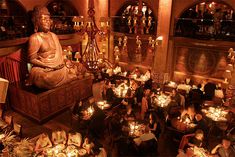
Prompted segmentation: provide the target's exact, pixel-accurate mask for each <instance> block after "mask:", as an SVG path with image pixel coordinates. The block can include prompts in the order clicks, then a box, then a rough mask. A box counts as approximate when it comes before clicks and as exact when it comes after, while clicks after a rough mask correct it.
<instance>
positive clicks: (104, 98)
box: [101, 79, 110, 100]
mask: <svg viewBox="0 0 235 157" xmlns="http://www.w3.org/2000/svg"><path fill="white" fill-rule="evenodd" d="M109 82H110V81H109V80H107V79H106V80H104V84H103V87H102V90H101V94H102V98H103V100H106V91H107V89H108V88H109Z"/></svg>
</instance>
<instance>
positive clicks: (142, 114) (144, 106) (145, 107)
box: [140, 89, 150, 120]
mask: <svg viewBox="0 0 235 157" xmlns="http://www.w3.org/2000/svg"><path fill="white" fill-rule="evenodd" d="M149 94H150V90H149V89H146V90H145V91H144V96H143V98H142V102H141V112H140V117H141V120H144V118H145V113H146V112H147V111H148V96H149Z"/></svg>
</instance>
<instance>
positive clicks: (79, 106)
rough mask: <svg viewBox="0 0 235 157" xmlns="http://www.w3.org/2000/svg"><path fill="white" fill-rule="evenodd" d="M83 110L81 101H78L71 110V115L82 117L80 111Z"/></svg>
mask: <svg viewBox="0 0 235 157" xmlns="http://www.w3.org/2000/svg"><path fill="white" fill-rule="evenodd" d="M83 109H84V106H83V103H82V101H78V102H77V103H76V105H75V106H74V108H73V111H72V114H73V115H78V116H79V117H80V116H82V111H83Z"/></svg>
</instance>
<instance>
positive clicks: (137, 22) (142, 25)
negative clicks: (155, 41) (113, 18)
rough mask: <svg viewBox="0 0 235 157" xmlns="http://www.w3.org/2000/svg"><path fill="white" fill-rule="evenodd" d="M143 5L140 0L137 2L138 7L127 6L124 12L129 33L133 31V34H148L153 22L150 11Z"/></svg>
mask: <svg viewBox="0 0 235 157" xmlns="http://www.w3.org/2000/svg"><path fill="white" fill-rule="evenodd" d="M143 4H144V3H143V2H142V0H139V1H138V6H131V5H129V6H128V7H127V8H126V10H125V12H126V13H127V15H128V17H127V25H128V27H129V33H133V30H134V34H138V33H140V34H144V33H146V34H149V29H150V27H151V26H152V22H153V18H152V16H151V13H152V10H151V9H150V8H147V6H146V5H143Z"/></svg>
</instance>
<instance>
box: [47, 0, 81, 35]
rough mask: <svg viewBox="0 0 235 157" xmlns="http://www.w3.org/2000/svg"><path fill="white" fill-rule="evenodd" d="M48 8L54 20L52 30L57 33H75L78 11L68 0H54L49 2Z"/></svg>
mask: <svg viewBox="0 0 235 157" xmlns="http://www.w3.org/2000/svg"><path fill="white" fill-rule="evenodd" d="M47 8H48V10H49V12H50V14H51V18H52V20H53V26H52V31H53V32H55V33H56V34H67V33H73V32H74V30H73V22H72V19H73V17H74V16H78V15H79V13H78V11H77V10H76V9H75V8H74V6H73V4H71V2H70V1H68V0H52V1H50V2H48V4H47Z"/></svg>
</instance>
